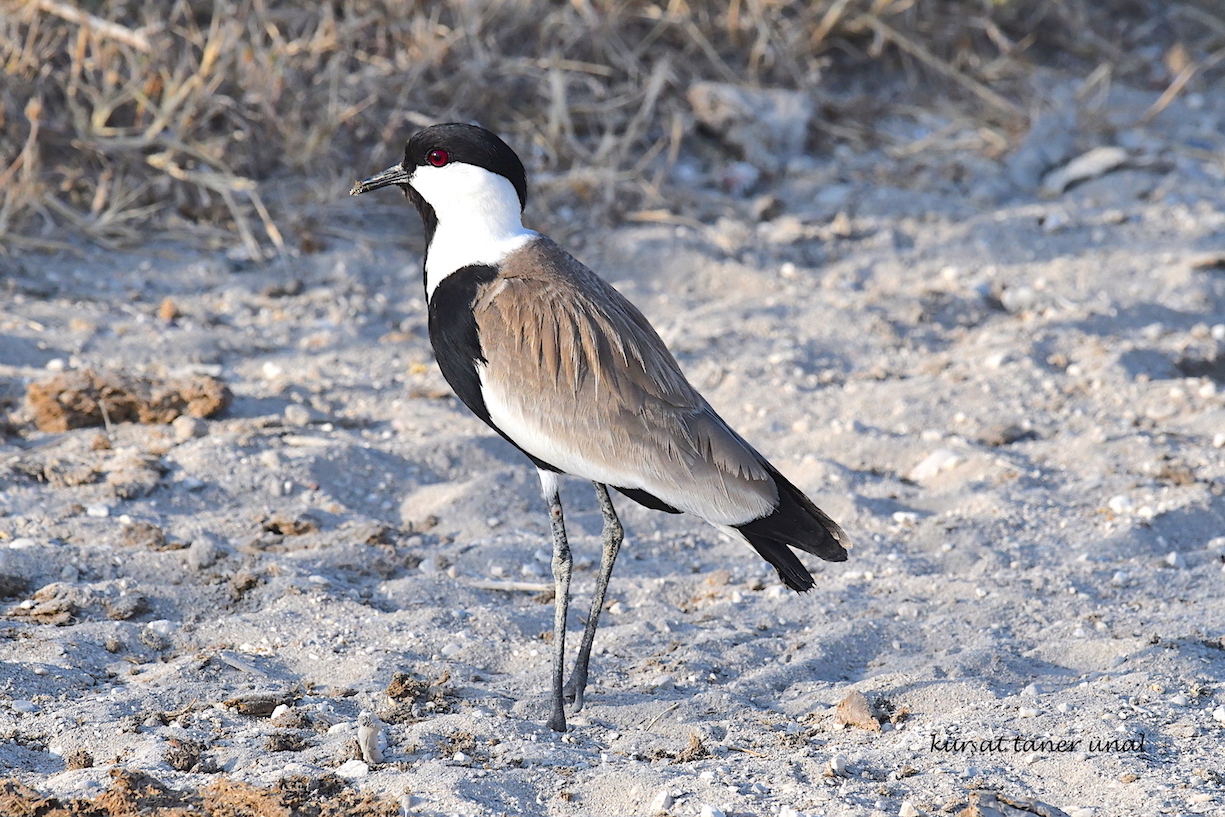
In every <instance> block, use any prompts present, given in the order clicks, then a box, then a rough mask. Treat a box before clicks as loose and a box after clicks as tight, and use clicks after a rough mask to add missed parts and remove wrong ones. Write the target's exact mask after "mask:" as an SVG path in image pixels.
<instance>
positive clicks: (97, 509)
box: [85, 502, 111, 519]
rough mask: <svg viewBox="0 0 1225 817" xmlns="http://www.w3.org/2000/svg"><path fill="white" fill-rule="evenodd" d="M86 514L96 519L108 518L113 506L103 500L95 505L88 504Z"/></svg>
mask: <svg viewBox="0 0 1225 817" xmlns="http://www.w3.org/2000/svg"><path fill="white" fill-rule="evenodd" d="M85 515H86V516H92V517H94V518H95V519H106V518H107V517H108V516H110V515H111V506H110V505H105V504H103V503H101V502H98V503H95V504H93V505H86V506H85Z"/></svg>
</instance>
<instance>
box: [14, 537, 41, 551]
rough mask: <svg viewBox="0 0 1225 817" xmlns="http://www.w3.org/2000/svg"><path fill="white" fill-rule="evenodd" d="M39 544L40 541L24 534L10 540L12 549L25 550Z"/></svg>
mask: <svg viewBox="0 0 1225 817" xmlns="http://www.w3.org/2000/svg"><path fill="white" fill-rule="evenodd" d="M37 544H38V543H37V542H35V541H34V540H33V539H30V538H28V537H25V536H22V537H19V538H17V539H14V540H13V541H11V542H9V549H10V550H25V549H26V548H32V547H34V546H35V545H37Z"/></svg>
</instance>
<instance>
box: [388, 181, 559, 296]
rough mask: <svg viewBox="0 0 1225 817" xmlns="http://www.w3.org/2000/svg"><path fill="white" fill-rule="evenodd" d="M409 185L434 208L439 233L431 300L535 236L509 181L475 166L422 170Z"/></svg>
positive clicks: (430, 262)
mask: <svg viewBox="0 0 1225 817" xmlns="http://www.w3.org/2000/svg"><path fill="white" fill-rule="evenodd" d="M409 185H410V186H411V187H412V188H413V189H414V190H416V191H417V192H418V193H419V194H420V195H421V197H422V198H423V199H425V200H426V201H427V202H429V204H430V206H431V207H433V208H434V214H435V215H436V216H437V217H438V229H437V231H436V232H435V233H434V240H433V241H431V242H430V246H429V250H428V252H427V255H426V264H425V287H426V293H427V295H433V294H434V288H435V287H437V286H438V283H439V282H440V281H441V280H442V279H443V278H445V277H446V276H447V275H449V274H451V273H452V272H455V271H456V270H457V269H460V268H461V267H466V266H469V265H472V264H495V265H496V264H498V263H500V262H501V261H502V260H503V259H504V258H506V256H508V255H510V253H512V252H514V251H515V250H517V249H519V248H520V247H522V246H523V245H524V244H526V243H527V242H528V241H530V240H531V239H532V238H533V237H535V235H536V234H535V233H534V232H532V231H531V230H527V229H525V228H524V227H523V220H522V217H521V214H520V205H519V194H518V193H516V192H515V186H514V185H513V184H511V183H510V180H509V179H507V178H506V177H505V176H501V175H498V174H497V173H493V172H492V171H489V170H486V169H485V168H483V167H477V166H476V165H469V164H464V163H462V162H451V163H450V164H447V165H444V166H443V167H434V166H432V165H421V166H419V167H417V168H415V169H414V170H413V174H412V178H411V179H410V180H409Z"/></svg>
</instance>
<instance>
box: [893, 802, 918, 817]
mask: <svg viewBox="0 0 1225 817" xmlns="http://www.w3.org/2000/svg"><path fill="white" fill-rule="evenodd" d="M920 814H922V812H921V811H919V810H918V809H917V808H915V807H914V803H911V802H910V801H909V800H903V801H902V807H901V808H900V809H898V810H897V817H919V815H920Z"/></svg>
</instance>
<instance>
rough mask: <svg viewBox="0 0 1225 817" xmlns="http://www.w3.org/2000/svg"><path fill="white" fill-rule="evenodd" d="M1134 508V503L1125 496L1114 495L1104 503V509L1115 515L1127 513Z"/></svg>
mask: <svg viewBox="0 0 1225 817" xmlns="http://www.w3.org/2000/svg"><path fill="white" fill-rule="evenodd" d="M1135 506H1136V503H1135V502H1134V501H1133V500H1132V498H1131V497H1129V496H1127V495H1126V494H1116V495H1115V496H1112V497H1110V499H1108V500H1107V501H1106V507H1108V508H1110V510H1112V511H1114V512H1115V513H1127V512H1128V511H1130V510H1131V509H1132V508H1134V507H1135Z"/></svg>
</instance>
